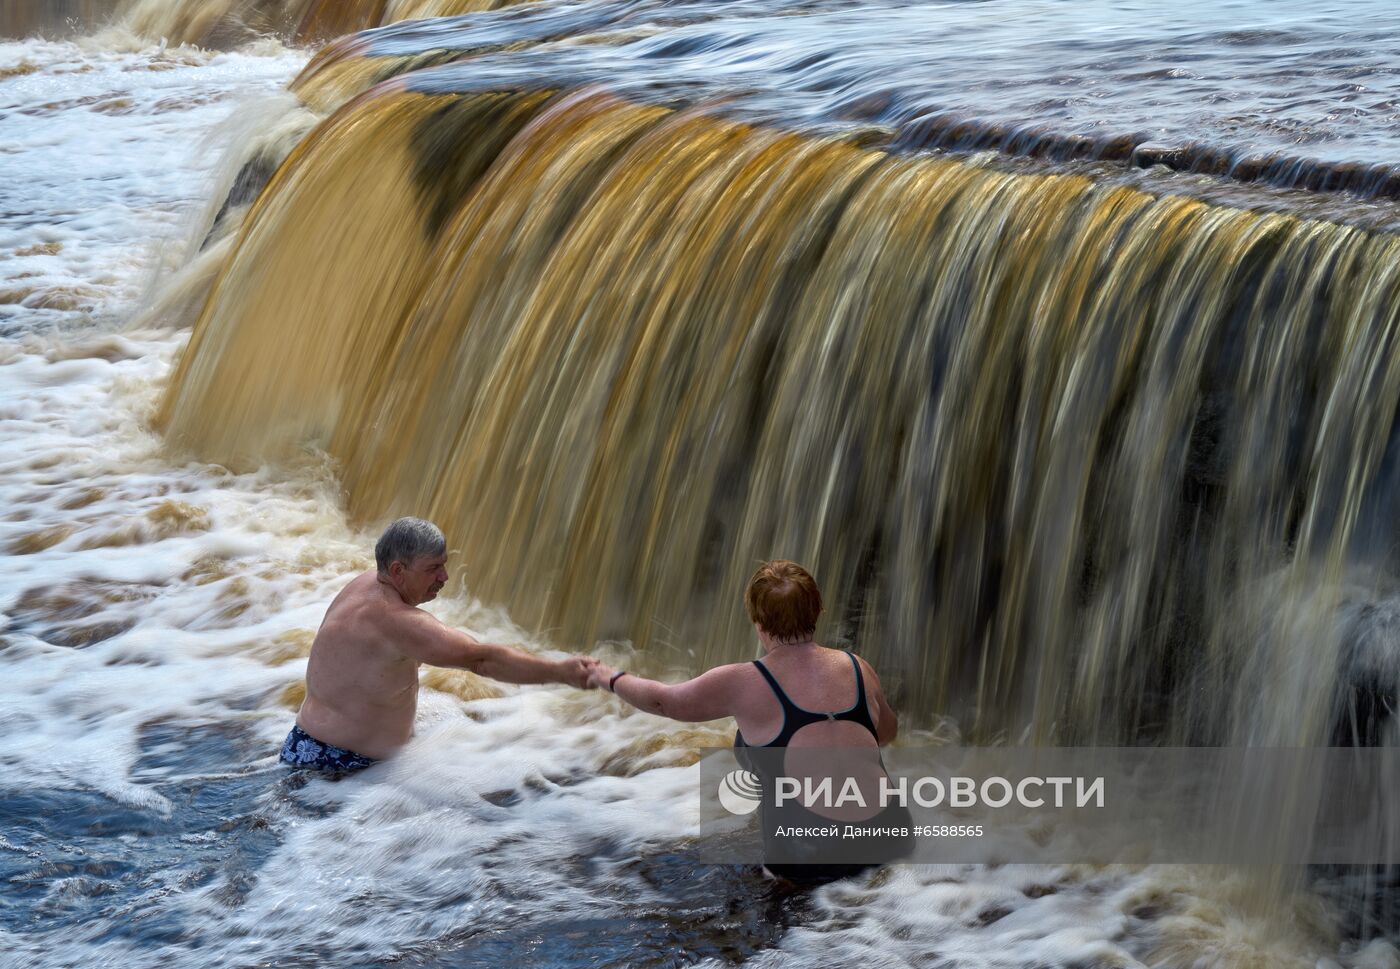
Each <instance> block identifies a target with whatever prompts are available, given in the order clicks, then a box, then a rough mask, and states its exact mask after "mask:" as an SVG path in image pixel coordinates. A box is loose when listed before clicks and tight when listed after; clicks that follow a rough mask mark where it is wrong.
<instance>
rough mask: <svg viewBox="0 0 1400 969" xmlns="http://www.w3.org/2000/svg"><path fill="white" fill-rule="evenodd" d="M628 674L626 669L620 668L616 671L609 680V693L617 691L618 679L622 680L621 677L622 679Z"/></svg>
mask: <svg viewBox="0 0 1400 969" xmlns="http://www.w3.org/2000/svg"><path fill="white" fill-rule="evenodd" d="M626 675H627V671H626V670H618V671H617V672H616V673H614V674H613V675H612V678H611V679H609V680H608V692H609V693H616V692H617V681H618V680H620V679H622V677H624V676H626Z"/></svg>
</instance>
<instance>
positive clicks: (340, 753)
mask: <svg viewBox="0 0 1400 969" xmlns="http://www.w3.org/2000/svg"><path fill="white" fill-rule="evenodd" d="M279 759H280V760H281V761H282V763H284V764H288V765H290V766H292V767H310V768H312V769H314V770H323V771H332V772H334V773H338V774H344V773H348V772H350V771H355V770H362V769H363V768H366V767H368V766H369V765H370V764H373V763H374V762H375V761H374V758H373V757H361V756H360V755H359V754H357V753H355V752H354V751H353V750H346V749H345V748H344V747H336V746H333V745H331V744H323V743H321V741H319V740H317V739H316V738H315V737H313V736H311V734H309V733H307V732H306V731H305V730H303V729H301V728H300V727H297V726H293V727H292V732H291V733H289V734H287V739H286V740H284V741H282V756H281V757H280V758H279Z"/></svg>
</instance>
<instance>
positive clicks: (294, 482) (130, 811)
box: [0, 30, 1400, 969]
mask: <svg viewBox="0 0 1400 969" xmlns="http://www.w3.org/2000/svg"><path fill="white" fill-rule="evenodd" d="M306 58H307V54H306V52H304V51H298V50H289V49H286V48H284V47H282V46H281V45H280V44H279V43H277V42H274V41H261V42H258V43H257V44H255V45H254V46H251V47H247V48H244V49H241V50H236V51H231V52H224V53H217V52H209V51H202V50H196V49H193V48H186V47H179V48H177V47H170V48H167V49H161V48H160V47H159V46H157V45H151V44H149V43H147V42H145V41H141V40H138V39H136V38H133V37H131V36H130V35H127V34H124V33H121V32H120V31H117V30H112V31H108V32H106V33H103V34H101V35H99V36H97V37H93V38H87V39H82V40H77V41H72V42H45V41H25V42H6V43H3V44H0V132H3V134H0V170H2V171H3V176H0V613H3V617H4V625H3V627H0V965H3V966H4V967H6V969H22V967H23V969H28V967H35V969H38V967H45V969H49V967H55V969H56V967H60V966H81V967H84V969H90V967H99V966H111V967H123V969H136V967H142V966H152V967H154V966H211V967H212V966H278V967H291V966H308V967H310V966H328V965H334V966H338V967H351V966H377V965H386V964H394V965H408V966H442V967H448V966H453V967H459V966H461V967H465V966H506V965H540V966H559V967H568V966H665V965H697V964H698V965H707V966H721V965H732V964H735V963H744V964H747V965H752V966H772V967H779V966H781V967H789V966H812V967H825V966H834V965H843V966H850V967H862V969H874V967H883V966H927V967H935V966H936V967H946V969H954V967H958V969H973V967H977V969H991V967H1008V969H1010V967H1030V966H1063V967H1070V966H1075V967H1089V966H1096V967H1108V966H1114V967H1129V966H1143V965H1151V966H1188V965H1191V966H1201V967H1206V966H1222V967H1224V966H1230V967H1259V969H1264V967H1270V969H1272V967H1285V966H1287V967H1293V966H1296V967H1300V969H1302V967H1306V969H1313V967H1315V966H1331V965H1334V964H1335V965H1341V966H1347V967H1355V969H1361V967H1381V966H1393V965H1397V964H1400V962H1397V957H1396V952H1395V950H1394V949H1393V948H1392V947H1391V946H1390V945H1389V943H1386V942H1384V941H1375V942H1372V943H1370V944H1368V945H1366V946H1358V945H1356V944H1354V943H1349V942H1347V941H1345V940H1344V939H1343V937H1342V936H1341V935H1340V934H1339V932H1338V930H1337V926H1338V925H1339V924H1341V922H1342V918H1341V913H1339V912H1338V911H1337V910H1336V909H1335V908H1333V907H1332V906H1331V903H1329V902H1328V901H1327V900H1326V898H1325V895H1324V893H1322V892H1320V891H1305V892H1302V893H1300V894H1297V895H1291V896H1289V897H1287V898H1285V899H1284V900H1282V901H1279V902H1275V903H1274V904H1272V905H1271V906H1268V907H1264V908H1260V907H1258V906H1256V905H1255V904H1254V903H1253V902H1252V901H1251V899H1252V898H1253V895H1252V891H1251V888H1250V884H1249V882H1248V881H1247V880H1246V879H1245V878H1244V877H1243V876H1242V875H1236V874H1231V873H1228V872H1221V871H1215V870H1210V869H1191V868H1147V869H1133V868H1087V867H1071V866H1066V867H1056V868H1027V867H1017V866H1012V867H1003V868H995V869H992V868H983V867H974V866H947V867H903V868H896V869H889V870H885V871H881V872H877V873H875V874H872V875H868V876H865V877H862V878H859V879H855V880H851V881H847V882H843V883H839V884H836V885H833V886H830V887H827V888H825V889H822V890H820V891H817V892H815V893H813V894H810V895H808V894H804V893H795V894H792V893H786V892H782V891H779V890H776V889H774V888H773V887H771V885H770V884H769V883H767V882H765V881H764V880H763V879H762V878H760V877H759V876H758V874H757V873H756V872H755V871H753V870H750V869H745V868H727V867H708V866H704V865H700V864H698V863H697V862H696V861H695V860H694V859H693V857H692V856H691V854H690V847H689V841H688V837H689V835H690V834H692V833H693V832H694V829H695V825H696V823H697V810H698V793H697V773H696V769H695V768H694V767H693V766H692V763H693V760H694V757H695V750H696V748H698V747H700V746H703V745H705V744H707V743H708V744H722V743H724V742H725V741H726V740H727V738H728V734H727V733H726V732H725V731H724V730H722V729H709V728H704V729H696V728H682V727H680V726H677V725H673V724H670V723H668V722H663V721H660V720H655V719H651V718H648V717H645V716H642V715H640V714H634V713H631V712H630V711H624V710H623V709H622V708H621V706H620V705H619V704H618V703H617V702H616V701H614V699H613V698H611V697H607V696H602V695H599V694H596V693H595V694H585V693H579V692H573V691H569V690H566V689H563V688H543V687H512V686H500V687H497V686H493V685H488V684H484V683H482V682H481V681H477V680H474V679H473V678H471V677H469V676H468V675H466V674H442V673H429V672H427V671H425V673H424V682H425V689H424V691H423V697H422V702H421V706H420V714H419V722H418V729H417V737H416V739H415V740H414V741H413V742H412V744H411V745H410V746H409V747H408V749H407V750H405V751H404V752H403V754H402V755H401V756H399V757H396V758H394V759H393V760H392V761H390V762H388V763H385V764H382V765H380V766H377V767H375V768H373V769H371V770H370V771H368V772H366V773H365V774H364V775H362V776H360V777H356V778H354V779H353V780H350V781H346V782H340V783H330V782H326V781H324V780H319V779H310V780H307V779H305V778H303V777H293V776H292V775H289V774H288V772H287V771H286V770H285V769H284V768H282V767H281V766H279V765H278V763H277V762H276V750H277V746H278V744H279V743H280V741H281V738H282V737H283V736H284V734H285V733H286V731H287V729H288V727H289V726H290V723H291V720H292V717H293V714H294V711H295V708H296V704H297V703H298V702H299V699H300V693H299V689H300V683H301V679H302V675H303V672H304V669H305V653H306V649H307V647H308V644H309V642H310V638H311V636H312V634H313V632H314V630H315V628H316V626H317V624H318V623H319V621H320V617H321V615H322V613H323V611H324V609H325V606H326V604H327V603H328V602H329V600H330V598H331V597H332V596H333V595H334V593H335V592H336V591H337V590H338V588H339V587H340V586H341V585H342V584H343V583H344V582H345V581H346V580H347V579H349V578H350V577H351V576H352V575H354V574H356V573H357V572H358V571H361V570H363V569H365V568H366V567H367V566H368V565H369V562H370V558H369V549H370V545H371V542H372V536H371V535H368V534H364V533H361V532H357V531H355V530H354V529H352V528H351V527H350V526H348V525H347V523H346V520H345V518H344V516H343V513H342V512H341V510H340V509H341V503H340V495H339V493H338V485H337V482H336V478H335V474H334V468H332V467H331V466H330V464H329V462H328V461H327V460H326V459H324V458H322V457H319V456H317V455H316V454H312V453H308V454H307V455H306V456H305V459H304V461H302V462H301V463H299V464H295V463H294V465H293V466H290V467H288V466H282V467H278V468H276V469H273V468H265V469H262V470H260V471H257V472H254V473H233V472H231V471H228V470H226V469H224V468H222V467H219V466H216V465H211V464H204V463H198V462H194V461H192V460H188V459H186V458H185V457H183V456H182V455H181V454H179V453H178V452H175V451H172V450H171V449H169V448H167V447H166V446H165V445H164V443H163V442H162V440H161V439H160V438H159V437H158V436H157V435H156V434H154V433H153V432H152V431H151V430H150V429H149V424H148V421H149V419H150V417H151V414H152V412H153V410H154V408H155V406H156V403H157V399H158V396H159V394H160V392H161V390H162V388H163V385H164V381H165V380H166V378H167V375H168V373H169V371H170V368H171V365H172V360H173V359H174V357H175V356H176V355H177V354H178V353H179V351H180V349H181V347H182V345H183V343H184V341H185V340H186V339H187V336H188V333H187V331H183V330H180V331H171V330H165V329H156V328H152V327H150V326H149V325H148V324H147V323H145V322H144V320H145V319H146V317H144V316H143V315H142V310H143V309H144V308H145V307H146V306H147V305H148V302H149V296H150V293H151V291H152V288H153V287H154V286H155V284H156V281H157V280H158V279H168V278H169V276H170V274H171V273H172V272H174V271H175V270H177V269H178V268H179V267H180V266H181V265H183V264H184V262H185V261H186V259H187V257H188V255H189V253H190V252H191V251H192V249H193V248H197V246H198V243H199V241H200V239H199V238H198V232H199V229H198V227H199V226H200V225H201V224H202V222H201V220H202V218H203V216H205V215H207V212H206V210H207V208H208V206H210V205H211V204H212V201H211V200H216V195H217V187H218V185H219V184H221V182H220V180H221V179H222V180H223V181H222V184H227V181H228V180H229V179H230V178H231V173H230V172H228V171H225V170H223V169H221V168H220V165H219V162H220V159H221V157H222V150H221V146H222V145H223V144H224V143H225V142H226V141H227V140H228V137H229V136H228V134H227V131H226V129H225V128H224V127H223V126H225V125H226V124H228V123H233V124H239V123H243V124H245V125H246V121H245V122H239V120H238V118H240V117H243V118H246V117H248V116H256V113H257V111H258V110H259V108H258V104H259V103H264V102H267V101H268V100H269V99H271V100H273V101H275V100H276V99H277V98H279V97H282V96H283V95H281V94H280V93H279V92H281V90H282V89H283V87H284V86H285V84H286V83H287V82H288V81H289V80H290V79H291V78H292V77H293V76H294V75H295V74H296V72H297V71H298V70H299V69H300V68H301V67H302V66H303V64H304V63H305V61H306ZM231 117H234V121H233V122H229V119H230V118H231ZM205 221H207V220H205ZM469 586H470V578H469V579H468V587H469ZM433 609H434V611H435V612H437V613H438V614H439V615H440V616H442V617H443V618H444V619H446V620H448V621H450V622H454V623H458V624H460V625H462V626H464V627H466V628H468V629H470V630H472V631H473V632H475V633H477V634H478V635H481V636H483V637H490V638H493V639H498V640H500V639H504V640H506V641H518V642H519V641H523V642H526V643H527V645H529V646H530V647H531V648H534V649H540V650H547V649H551V648H555V647H556V646H559V645H566V646H567V645H570V644H551V643H548V642H540V641H531V640H530V639H529V638H528V637H526V636H524V635H523V634H522V633H521V632H520V631H519V630H517V629H515V628H514V627H513V626H512V624H511V622H510V619H509V617H508V616H506V615H504V614H503V613H501V612H499V611H494V610H491V609H487V608H485V607H482V606H481V605H479V604H478V603H476V602H474V601H472V600H471V598H470V596H469V595H466V596H461V597H458V598H456V599H452V600H449V601H445V602H440V603H436V604H434V606H433ZM611 655H612V657H613V658H614V659H625V657H624V656H622V655H621V654H620V653H613V654H611ZM925 739H928V738H925Z"/></svg>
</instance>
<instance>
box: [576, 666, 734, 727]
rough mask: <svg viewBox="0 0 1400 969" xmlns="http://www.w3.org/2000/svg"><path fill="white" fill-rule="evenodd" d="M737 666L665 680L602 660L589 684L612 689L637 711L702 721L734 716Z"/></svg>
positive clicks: (592, 674) (595, 668) (675, 718)
mask: <svg viewBox="0 0 1400 969" xmlns="http://www.w3.org/2000/svg"><path fill="white" fill-rule="evenodd" d="M737 670H738V667H736V666H717V667H715V668H714V669H712V670H709V671H707V672H705V673H701V674H700V675H699V676H697V677H695V678H694V679H692V680H686V681H685V682H684V683H662V682H660V681H659V680H649V679H647V678H646V677H643V676H638V675H636V674H635V673H628V672H626V671H620V670H615V669H613V668H612V667H610V666H606V665H604V664H602V663H599V664H598V665H597V666H595V667H594V668H593V672H592V673H591V674H590V676H589V683H590V685H592V686H596V687H598V688H599V689H603V690H606V689H608V688H609V685H610V684H611V688H612V691H613V692H614V693H616V694H617V695H618V696H620V697H622V699H624V700H626V701H627V702H628V703H630V704H632V706H634V707H636V708H637V709H638V710H645V711H646V712H647V713H654V714H656V715H657V716H662V717H669V718H670V719H672V720H683V721H686V722H687V723H699V722H701V721H703V720H718V719H720V718H721V717H732V716H734V702H733V701H734V690H735V686H736V685H737V678H736V671H737Z"/></svg>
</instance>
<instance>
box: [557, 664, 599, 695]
mask: <svg viewBox="0 0 1400 969" xmlns="http://www.w3.org/2000/svg"><path fill="white" fill-rule="evenodd" d="M556 665H557V666H558V669H559V674H558V680H559V682H560V683H563V684H564V685H565V686H576V687H578V688H579V689H580V690H587V689H591V688H592V686H593V683H592V673H593V670H594V669H595V668H597V666H598V665H599V663H598V661H597V660H596V659H594V658H593V657H592V656H571V657H569V658H568V659H561V660H560V661H559V662H558V663H557V664H556Z"/></svg>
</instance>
